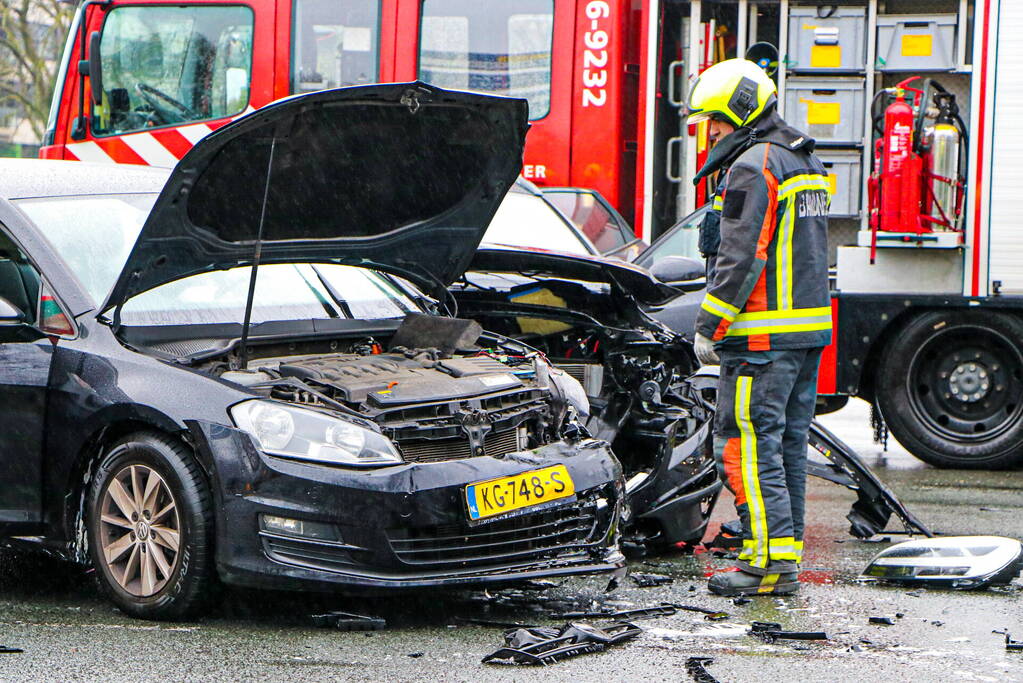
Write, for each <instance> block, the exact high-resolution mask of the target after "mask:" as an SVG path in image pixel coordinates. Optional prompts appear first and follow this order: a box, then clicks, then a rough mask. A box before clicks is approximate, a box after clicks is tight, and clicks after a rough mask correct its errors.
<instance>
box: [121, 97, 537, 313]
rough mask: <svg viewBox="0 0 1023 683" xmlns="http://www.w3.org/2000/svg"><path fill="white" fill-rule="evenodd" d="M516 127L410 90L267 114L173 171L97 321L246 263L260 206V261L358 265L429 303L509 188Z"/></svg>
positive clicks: (496, 115)
mask: <svg viewBox="0 0 1023 683" xmlns="http://www.w3.org/2000/svg"><path fill="white" fill-rule="evenodd" d="M527 121H528V108H527V104H526V101H525V100H520V99H511V98H504V97H494V96H489V95H476V94H470V93H463V92H452V91H447V90H441V89H440V88H436V87H434V86H431V85H427V84H424V83H399V84H387V85H370V86H359V87H352V88H340V89H337V90H328V91H324V92H318V93H311V94H308V95H297V96H295V97H290V98H287V99H284V100H280V101H278V102H275V103H273V104H270V105H267V106H266V107H263V108H262V109H259V110H257V111H255V112H253V113H251V114H249V115H247V116H245V117H242V118H240V119H238V120H237V121H234V122H233V123H230V124H228V125H227V126H224V127H223V128H221V129H219V130H218V131H216V132H215V133H213V134H211V135H209V136H208V137H206V138H204V139H203V140H202V141H201V142H199V143H198V144H196V145H195V147H193V148H192V149H191V151H189V153H188V154H187V155H185V157H184V158H183V159H182V160H181V161H180V162H179V163H178V165H177V166H176V167H175V168H174V171H173V172H172V173H171V175H170V178H169V179H168V181H167V184H166V185H165V186H164V188H163V191H162V192H161V194H160V196H159V198H158V199H157V201H156V204H155V205H154V207H153V210H152V212H151V213H150V215H149V217H148V219H147V220H146V223H145V225H144V226H143V228H142V232H141V233H140V234H139V238H138V240H137V242H136V243H135V246H134V248H133V249H132V252H131V254H130V255H129V257H128V260H127V262H126V263H125V265H124V269H123V270H122V271H121V274H120V276H119V278H118V280H117V282H116V284H115V285H114V288H113V289H112V290H111V292H110V295H109V296H108V298H107V302H106V304H105V305H104V310H105V309H107V308H109V307H111V306H116V305H119V304H122V303H124V302H125V301H127V300H128V299H129V298H131V297H132V296H134V295H136V294H138V293H140V292H144V291H147V290H150V289H153V288H154V287H158V286H160V285H162V284H166V283H168V282H171V281H173V280H178V279H180V278H183V277H186V276H189V275H195V274H198V273H203V272H207V271H212V270H222V269H226V268H233V267H236V266H243V265H249V264H251V263H252V262H253V258H254V252H255V245H256V239H257V237H258V235H259V226H260V218H261V213H262V210H263V204H264V197H265V203H266V211H265V216H264V218H263V229H262V253H261V259H260V262H261V263H284V262H287V263H292V262H321V263H342V264H348V265H357V266H366V267H371V268H375V269H378V270H384V271H388V272H391V273H394V274H397V275H401V276H402V277H405V278H407V279H408V280H410V281H412V282H414V283H415V284H416V285H418V286H419V287H421V288H422V289H424V290H425V291H428V292H433V293H436V292H440V291H443V288H444V287H445V286H446V285H448V284H450V283H451V282H452V281H453V280H455V279H456V278H457V277H459V276H460V275H461V274H462V273H463V272H464V271H465V270H466V268H467V266H468V265H469V261H470V260H471V259H472V255H473V252H474V251H475V250H476V247H477V246H478V245H479V242H480V240H481V239H482V237H483V233H484V231H485V230H486V228H487V225H488V224H489V223H490V220H491V219H492V218H493V216H494V213H495V212H496V211H497V207H498V206H499V205H500V203H501V200H502V199H503V197H504V195H505V192H507V190H508V188H509V187H510V186H511V185H512V183H514V182H515V178H516V177H517V176H518V173H519V169H520V166H521V162H522V149H523V145H524V143H525V136H526V131H527V129H528V123H527ZM268 169H269V178H268Z"/></svg>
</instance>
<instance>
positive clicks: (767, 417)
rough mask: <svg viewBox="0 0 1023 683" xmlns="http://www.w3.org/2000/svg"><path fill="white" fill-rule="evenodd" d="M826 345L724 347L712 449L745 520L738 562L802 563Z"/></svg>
mask: <svg viewBox="0 0 1023 683" xmlns="http://www.w3.org/2000/svg"><path fill="white" fill-rule="evenodd" d="M821 351H822V348H821V347H817V348H809V349H784V350H778V351H734V350H728V349H720V350H719V356H720V358H721V378H720V381H719V383H718V400H717V414H716V416H715V418H714V455H715V457H716V459H717V466H718V472H719V474H720V475H721V478H722V480H723V481H724V482H725V485H726V486H727V487H728V489H729V490H730V491H731V492H732V493H733V494H734V495H735V507H736V510H737V511H738V513H739V519H740V521H741V522H742V550H741V551H740V553H739V562H738V566H739V568H740V569H742V570H744V571H747V572H750V573H753V574H760V575H766V574H768V573H779V572H780V573H786V572H791V571H796V569H797V565H798V563H799V562H800V561H801V560H802V554H803V524H804V522H803V510H804V504H805V501H806V448H807V434H808V432H809V429H810V422H811V421H812V420H813V414H814V404H815V403H816V400H817V368H818V366H819V365H820V359H821Z"/></svg>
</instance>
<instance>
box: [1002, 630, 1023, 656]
mask: <svg viewBox="0 0 1023 683" xmlns="http://www.w3.org/2000/svg"><path fill="white" fill-rule="evenodd" d="M1005 649H1006V650H1014V651H1016V652H1023V640H1013V639H1012V636H1010V635H1009V634H1008V633H1006V634H1005Z"/></svg>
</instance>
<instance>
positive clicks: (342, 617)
mask: <svg viewBox="0 0 1023 683" xmlns="http://www.w3.org/2000/svg"><path fill="white" fill-rule="evenodd" d="M312 619H313V623H314V624H316V625H317V626H319V627H320V628H336V629H337V630H339V631H382V630H384V629H385V628H387V620H386V619H381V618H380V617H367V616H363V615H361V614H352V613H351V612H327V613H325V614H314V615H312Z"/></svg>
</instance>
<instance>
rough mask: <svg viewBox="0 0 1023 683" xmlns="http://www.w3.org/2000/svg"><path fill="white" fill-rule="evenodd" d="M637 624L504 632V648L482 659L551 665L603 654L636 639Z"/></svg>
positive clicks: (579, 624) (507, 662)
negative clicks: (591, 653)
mask: <svg viewBox="0 0 1023 683" xmlns="http://www.w3.org/2000/svg"><path fill="white" fill-rule="evenodd" d="M642 632H643V631H642V629H640V628H639V627H638V626H636V625H635V624H632V623H629V622H627V621H623V622H620V623H615V624H611V625H609V626H606V627H604V628H597V627H596V626H592V625H591V624H585V623H581V622H576V623H568V624H565V625H564V626H562V627H561V628H552V627H542V626H541V627H534V628H519V629H511V630H508V631H505V632H504V643H505V646H504V647H502V648H500V649H499V650H497V651H496V652H494V653H492V654H489V655H487V656H486V657H484V658H483V663H484V664H531V665H539V664H551V663H553V662H556V661H559V660H561V659H567V658H569V657H575V656H578V655H582V654H587V653H590V652H603V651H604V650H605V649H607V647H608V646H609V645H615V644H617V643H621V642H624V641H626V640H631V639H632V638H635V637H636V636H638V635H639V634H640V633H642Z"/></svg>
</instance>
